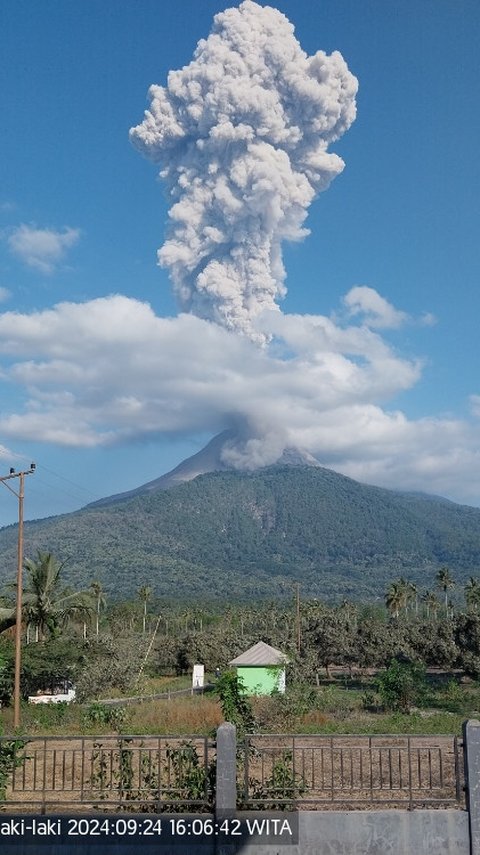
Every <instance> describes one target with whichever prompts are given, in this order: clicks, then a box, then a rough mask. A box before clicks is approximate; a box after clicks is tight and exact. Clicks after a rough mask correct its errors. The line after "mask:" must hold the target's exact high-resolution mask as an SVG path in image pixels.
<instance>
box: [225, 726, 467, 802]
mask: <svg viewBox="0 0 480 855" xmlns="http://www.w3.org/2000/svg"><path fill="white" fill-rule="evenodd" d="M461 749H462V742H461V740H459V739H458V738H457V737H454V736H451V737H450V736H440V737H435V736H392V735H390V736H320V735H311V736H310V735H308V736H299V735H283V734H281V735H280V734H279V735H272V736H270V735H268V736H267V735H252V736H247V737H246V738H245V740H244V741H243V743H241V750H240V752H239V754H240V763H239V768H238V789H239V792H240V793H241V799H242V804H243V806H244V807H245V808H255V807H273V806H275V805H279V806H282V805H283V806H289V807H293V806H298V807H304V808H309V809H319V808H322V807H324V808H327V807H329V806H332V805H334V806H335V805H340V806H345V807H348V806H351V807H354V808H360V807H367V806H373V807H374V806H377V807H380V806H383V805H385V806H387V805H398V806H404V807H408V808H410V809H411V808H414V807H421V806H428V807H432V806H434V807H435V806H436V807H441V806H444V807H463V806H464V771H463V751H462V750H461Z"/></svg>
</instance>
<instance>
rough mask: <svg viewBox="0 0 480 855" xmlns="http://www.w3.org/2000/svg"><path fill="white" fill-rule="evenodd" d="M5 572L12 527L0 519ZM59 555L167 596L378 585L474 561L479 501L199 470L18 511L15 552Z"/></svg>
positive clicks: (305, 477) (82, 581)
mask: <svg viewBox="0 0 480 855" xmlns="http://www.w3.org/2000/svg"><path fill="white" fill-rule="evenodd" d="M0 548H1V551H2V556H3V557H4V561H3V562H2V567H1V573H2V576H3V578H13V576H14V570H15V550H16V529H15V527H14V526H10V527H9V528H7V529H3V530H1V531H0ZM38 548H41V549H48V550H50V551H52V552H53V553H54V554H55V555H56V556H57V557H58V558H60V559H61V560H65V559H66V558H69V561H68V563H67V567H66V573H67V577H68V581H69V582H70V583H71V584H73V585H76V586H79V587H80V586H84V585H86V584H89V582H90V581H91V580H92V579H94V578H97V579H100V581H101V582H102V584H103V585H104V587H105V588H106V589H107V590H108V591H110V592H111V594H112V595H115V596H119V597H120V596H127V595H131V594H132V593H134V592H135V591H136V590H137V589H138V587H139V586H140V585H141V584H142V583H144V582H146V581H148V582H149V583H150V584H151V585H152V587H153V588H154V590H155V592H156V593H157V594H159V595H162V596H166V597H172V598H179V597H182V598H189V599H192V600H193V599H199V598H200V599H206V598H221V599H228V598H232V597H235V596H242V597H246V598H248V597H250V598H251V597H258V596H266V597H268V596H270V597H277V596H279V595H281V594H282V591H283V592H285V591H287V590H289V589H290V586H291V583H292V582H294V581H295V582H296V581H299V582H301V583H302V591H303V593H304V595H305V596H307V595H308V596H319V597H326V598H328V599H334V598H338V597H340V596H347V597H350V598H356V597H358V598H360V597H366V596H382V597H383V593H384V590H385V586H386V585H387V584H388V582H389V581H391V580H392V579H394V578H397V577H398V576H400V575H401V574H403V575H407V576H409V578H410V579H412V580H413V581H416V582H417V583H420V584H425V585H428V586H430V587H433V586H434V577H435V573H436V572H437V570H438V568H439V566H442V565H443V564H448V565H449V567H450V568H451V570H452V571H453V572H454V575H455V576H456V577H457V579H458V580H459V581H462V582H464V581H466V579H467V578H468V577H469V576H470V575H472V573H475V572H476V571H477V570H478V568H479V567H480V510H479V509H476V508H469V507H465V506H461V505H456V504H454V503H452V502H446V501H445V500H443V499H437V498H433V497H428V496H422V495H420V496H419V495H415V494H403V493H396V492H393V491H389V490H384V489H380V488H376V487H369V486H366V485H363V484H359V483H358V482H356V481H353V480H351V479H350V478H346V477H344V476H342V475H338V474H337V473H335V472H333V471H331V470H328V469H323V468H321V467H317V468H315V467H310V466H298V467H295V466H293V467H292V466H274V467H270V468H267V469H263V470H260V471H257V472H255V473H252V474H246V473H238V472H216V473H211V474H207V475H201V476H199V477H197V478H195V479H194V480H191V481H189V482H187V483H184V484H180V485H179V486H177V487H173V488H171V489H170V490H167V491H162V490H160V491H154V492H151V493H148V494H144V495H138V496H136V497H133V498H131V499H128V500H125V501H122V502H116V501H114V502H112V503H110V504H106V505H104V506H102V507H87V508H84V509H83V510H81V511H77V512H75V513H73V514H68V515H65V516H60V517H53V518H50V519H47V520H40V521H36V522H32V523H27V524H26V526H25V553H26V554H27V555H32V554H33V553H34V552H35V550H36V549H38Z"/></svg>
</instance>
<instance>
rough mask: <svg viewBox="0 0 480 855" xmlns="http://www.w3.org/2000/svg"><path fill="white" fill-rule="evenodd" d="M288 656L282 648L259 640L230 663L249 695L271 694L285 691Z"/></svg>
mask: <svg viewBox="0 0 480 855" xmlns="http://www.w3.org/2000/svg"><path fill="white" fill-rule="evenodd" d="M287 662H288V658H287V657H286V656H285V654H284V653H282V652H281V650H276V649H275V647H270V645H269V644H265V642H264V641H258V642H257V644H254V645H253V647H250V648H249V649H248V650H246V651H245V653H241V654H240V656H237V657H236V658H235V659H232V661H231V662H229V663H228V664H229V665H231V666H232V667H234V668H236V669H237V677H239V678H240V679H241V681H242V683H243V686H244V688H245V694H247V695H271V694H272V692H274V691H277V692H282V693H283V692H284V691H285V666H286V664H287Z"/></svg>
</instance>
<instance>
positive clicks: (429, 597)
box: [422, 591, 440, 618]
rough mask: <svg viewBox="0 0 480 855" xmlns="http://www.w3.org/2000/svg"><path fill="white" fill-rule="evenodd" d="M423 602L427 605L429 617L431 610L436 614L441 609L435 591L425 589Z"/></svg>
mask: <svg viewBox="0 0 480 855" xmlns="http://www.w3.org/2000/svg"><path fill="white" fill-rule="evenodd" d="M422 602H423V603H424V605H425V609H426V612H427V618H429V617H430V612H432V614H433V615H434V616H435V615H436V613H437V611H438V609H439V606H440V603H439V602H438V600H437V598H436V596H435V594H434V593H433V591H425V592H424V593H423V594H422Z"/></svg>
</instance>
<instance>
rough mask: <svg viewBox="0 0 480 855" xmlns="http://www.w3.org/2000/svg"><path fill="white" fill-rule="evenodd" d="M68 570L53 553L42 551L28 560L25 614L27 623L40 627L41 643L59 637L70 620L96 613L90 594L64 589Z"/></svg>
mask: <svg viewBox="0 0 480 855" xmlns="http://www.w3.org/2000/svg"><path fill="white" fill-rule="evenodd" d="M64 566H65V562H63V563H60V562H59V561H57V560H56V558H54V557H53V555H52V554H51V553H50V552H40V551H39V552H38V553H37V558H36V559H34V560H33V559H30V558H27V559H25V562H24V567H25V570H26V571H27V576H28V578H27V584H26V586H25V589H24V592H23V604H24V614H25V617H26V620H27V623H29V624H33V625H34V626H35V627H36V632H37V640H40V639H43V638H44V637H45V634H46V633H47V632H48V633H49V634H50V635H56V633H57V632H58V630H59V629H60V627H61V626H63V625H65V623H66V622H67V621H68V620H69V619H70V618H72V617H85V616H90V615H91V613H92V611H93V608H92V597H91V595H90V594H89V593H88V592H87V591H69V590H68V589H64V588H61V586H60V574H61V572H62V570H63V567H64Z"/></svg>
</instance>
